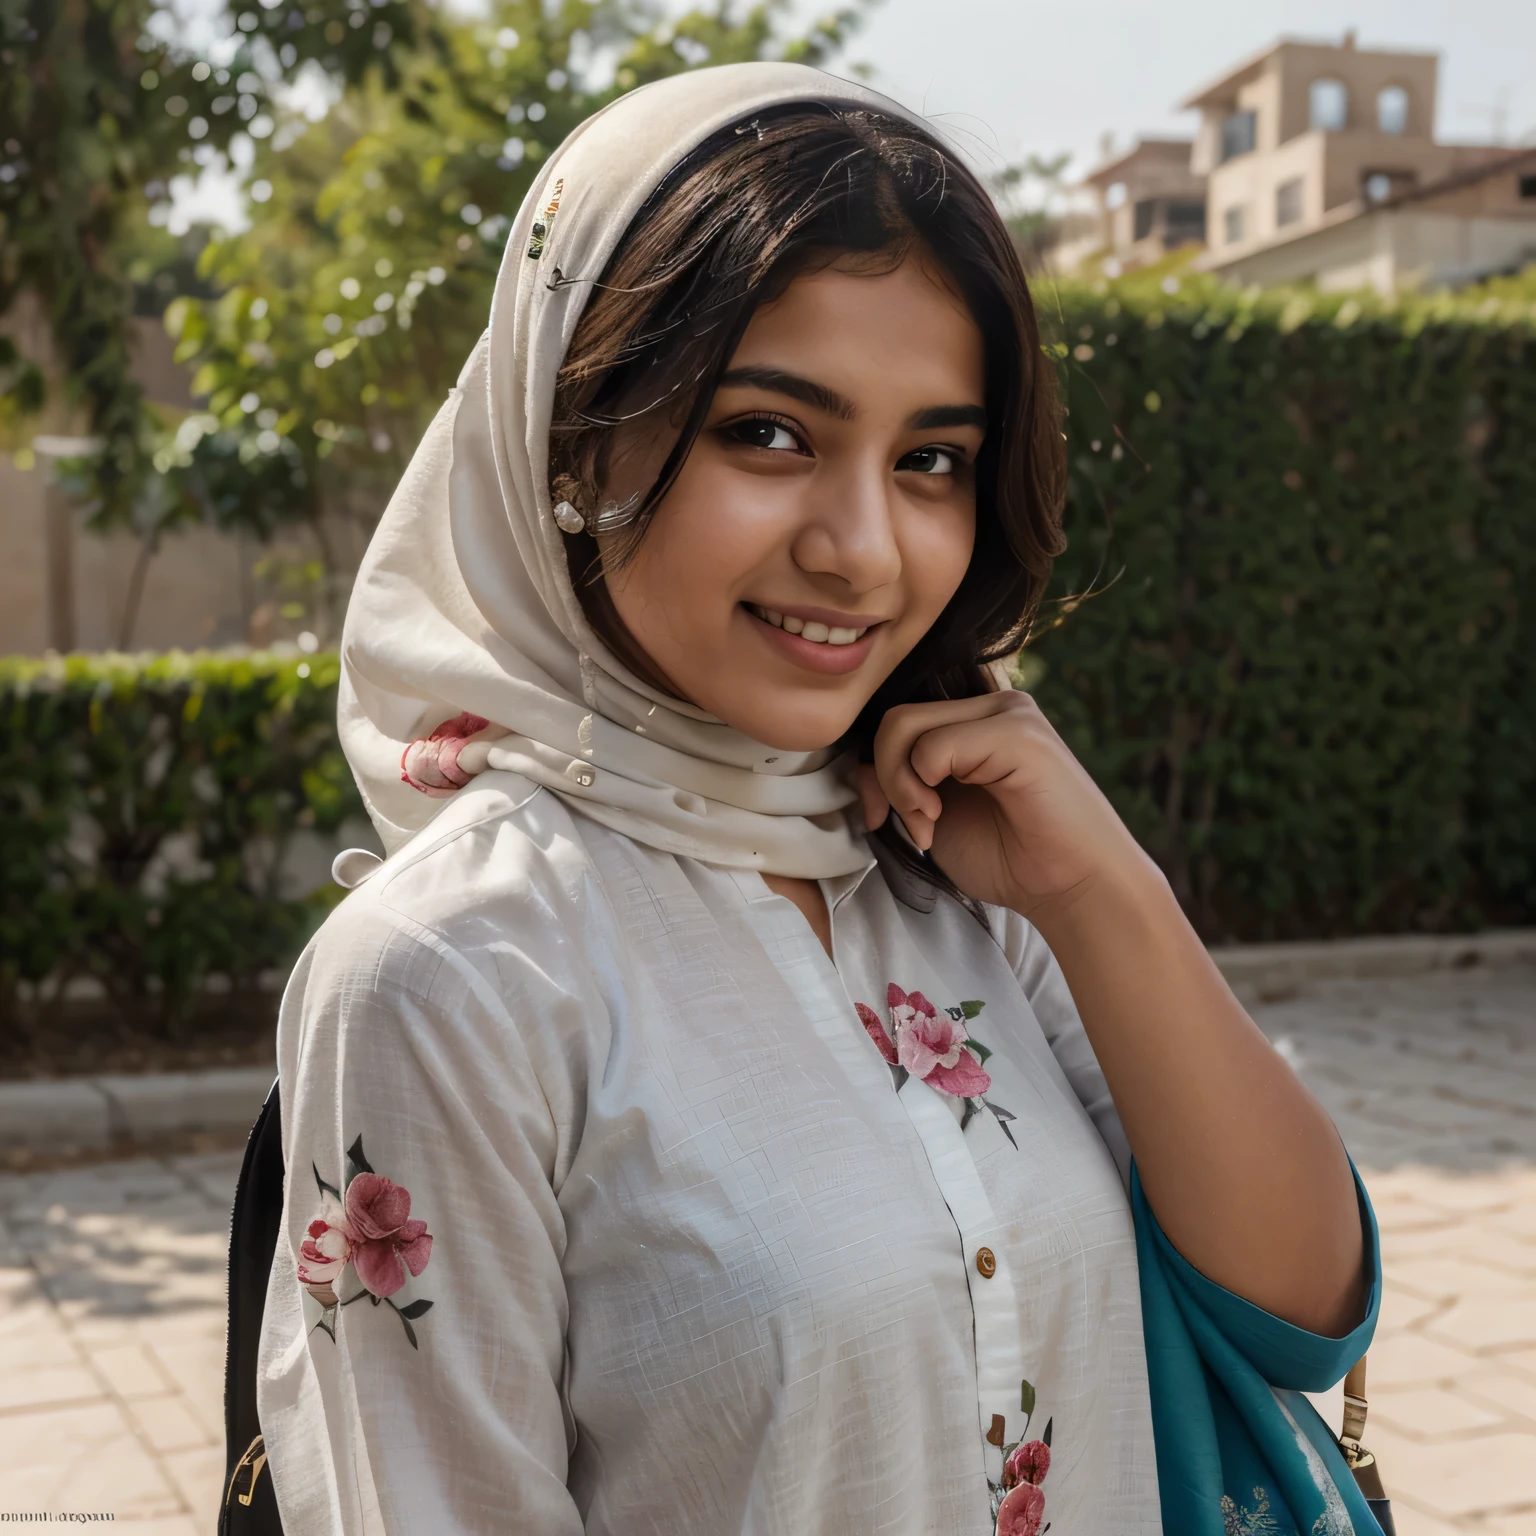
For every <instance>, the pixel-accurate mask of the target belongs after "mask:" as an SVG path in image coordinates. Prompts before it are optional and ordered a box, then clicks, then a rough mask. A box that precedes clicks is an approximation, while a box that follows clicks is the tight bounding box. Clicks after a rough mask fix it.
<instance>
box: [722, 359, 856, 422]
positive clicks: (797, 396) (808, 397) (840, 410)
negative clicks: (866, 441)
mask: <svg viewBox="0 0 1536 1536" xmlns="http://www.w3.org/2000/svg"><path fill="white" fill-rule="evenodd" d="M733 384H735V385H740V384H755V385H756V386H757V387H758V388H759V389H769V390H772V391H773V392H774V393H775V394H778V395H788V396H789V397H790V399H792V400H799V401H802V402H803V403H804V404H806V405H813V406H815V407H816V409H817V410H818V411H825V412H826V413H827V415H829V416H837V417H839V418H840V419H841V420H843V421H851V420H852V419H853V415H854V409H853V402H852V401H851V400H845V399H844V398H843V397H842V396H841V395H840V394H838V393H837V391H836V390H834V389H828V388H827V386H826V385H825V384H818V383H817V382H816V381H815V380H814V379H806V378H802V377H801V376H800V375H799V374H798V373H786V372H785V371H784V370H783V369H782V368H732V369H730V370H729V371H728V372H726V373H725V374H724V375H723V376H722V377H721V380H720V387H721V388H722V389H728V388H730V386H731V385H733Z"/></svg>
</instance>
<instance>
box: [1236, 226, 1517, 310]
mask: <svg viewBox="0 0 1536 1536" xmlns="http://www.w3.org/2000/svg"><path fill="white" fill-rule="evenodd" d="M1530 261H1536V213H1533V214H1532V216H1530V217H1529V218H1518V219H1517V218H1491V217H1481V218H1468V217H1464V216H1458V215H1455V214H1452V213H1447V212H1442V211H1440V210H1438V209H1434V210H1430V209H1426V208H1423V207H1420V206H1417V205H1414V204H1409V205H1408V206H1406V207H1403V208H1383V209H1379V210H1377V211H1376V212H1373V213H1368V214H1363V215H1362V216H1361V217H1359V218H1354V219H1348V220H1345V221H1344V222H1342V223H1339V224H1336V225H1334V226H1332V227H1331V228H1328V229H1320V230H1315V231H1313V232H1311V233H1309V234H1306V235H1303V236H1301V237H1300V238H1298V239H1296V240H1290V241H1286V242H1284V243H1282V244H1280V245H1273V246H1270V247H1269V248H1268V249H1264V250H1258V251H1255V252H1254V253H1252V254H1251V255H1248V256H1245V257H1242V258H1240V259H1239V260H1237V261H1234V262H1231V263H1230V264H1227V265H1225V266H1223V267H1222V269H1221V271H1222V276H1223V277H1226V278H1228V279H1230V280H1231V281H1233V282H1237V283H1259V284H1261V285H1264V286H1269V285H1270V284H1274V283H1289V282H1315V283H1316V284H1317V285H1318V287H1319V288H1322V289H1325V290H1328V291H1332V292H1343V291H1348V290H1351V289H1356V288H1375V289H1376V290H1377V291H1378V292H1380V293H1391V292H1392V291H1393V290H1394V289H1396V288H1400V287H1411V288H1431V287H1438V286H1443V285H1446V284H1455V283H1462V282H1468V281H1472V280H1473V279H1475V278H1478V277H1482V276H1485V275H1487V274H1488V273H1489V272H1497V271H1502V270H1506V269H1509V268H1512V267H1519V266H1523V265H1525V264H1526V263H1528V262H1530Z"/></svg>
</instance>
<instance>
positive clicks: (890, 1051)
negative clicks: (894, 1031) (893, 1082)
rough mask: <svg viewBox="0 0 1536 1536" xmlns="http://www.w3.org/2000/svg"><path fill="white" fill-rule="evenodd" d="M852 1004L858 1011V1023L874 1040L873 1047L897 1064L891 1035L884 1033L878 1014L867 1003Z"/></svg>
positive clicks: (889, 1061)
mask: <svg viewBox="0 0 1536 1536" xmlns="http://www.w3.org/2000/svg"><path fill="white" fill-rule="evenodd" d="M853 1006H854V1007H855V1008H857V1009H858V1011H859V1023H861V1024H862V1025H863V1026H864V1032H865V1033H866V1034H867V1035H868V1036H869V1038H870V1039H871V1040H873V1041H874V1042H875V1048H876V1049H877V1050H878V1051H879V1052H880V1054H881V1055H882V1056H883V1057H885V1059H886V1061H887V1062H888V1063H889V1064H890V1065H891V1066H893V1067H894V1066H895V1065H896V1064H897V1057H896V1046H895V1043H894V1042H893V1041H892V1040H891V1037H890V1036H889V1035H888V1034H886V1032H885V1025H884V1024H882V1023H881V1022H880V1015H879V1014H877V1013H876V1012H875V1010H874V1009H873V1008H871V1007H870V1006H869V1004H868V1003H855V1004H854V1005H853Z"/></svg>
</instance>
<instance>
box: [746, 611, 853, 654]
mask: <svg viewBox="0 0 1536 1536" xmlns="http://www.w3.org/2000/svg"><path fill="white" fill-rule="evenodd" d="M743 606H744V607H745V608H746V609H747V611H748V612H749V613H752V614H754V615H755V616H756V617H757V618H759V619H761V620H762V621H763V623H765V624H772V625H773V627H774V628H775V629H782V630H783V631H784V632H785V634H789V635H799V636H800V638H801V639H802V640H809V641H810V642H811V644H812V645H852V644H853V643H854V642H855V641H856V640H862V639H863V638H864V636H865V635H867V634H868V633H869V631H870V630H871V629H872V628H873V627H874V626H873V625H866V626H865V627H864V628H863V629H834V628H832V627H831V626H830V625H827V624H818V623H816V622H815V620H806V619H797V618H796V617H795V616H794V615H793V614H792V613H779V612H777V611H776V610H774V609H772V608H764V607H762V606H761V605H760V604H758V603H745V604H743Z"/></svg>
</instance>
